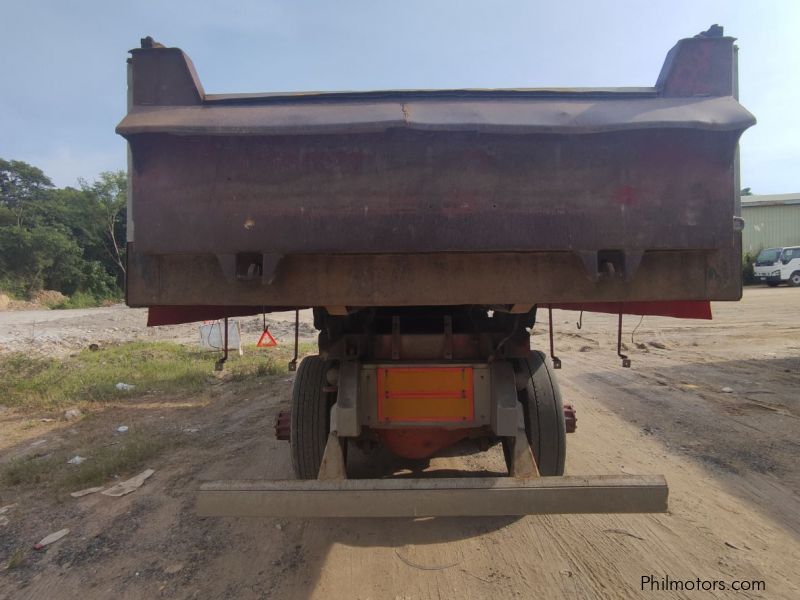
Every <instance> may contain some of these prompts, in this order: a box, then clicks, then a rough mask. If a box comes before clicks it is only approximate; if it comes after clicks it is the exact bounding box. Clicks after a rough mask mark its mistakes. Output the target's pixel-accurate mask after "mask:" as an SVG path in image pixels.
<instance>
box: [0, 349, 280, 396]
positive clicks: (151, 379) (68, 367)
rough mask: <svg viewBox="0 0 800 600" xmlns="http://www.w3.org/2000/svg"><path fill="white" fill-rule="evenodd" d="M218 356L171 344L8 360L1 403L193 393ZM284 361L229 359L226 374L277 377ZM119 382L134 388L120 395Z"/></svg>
mask: <svg viewBox="0 0 800 600" xmlns="http://www.w3.org/2000/svg"><path fill="white" fill-rule="evenodd" d="M218 356H219V355H218V354H213V353H208V352H198V351H194V350H192V349H190V348H188V347H186V346H182V345H180V344H175V343H171V342H131V343H127V344H121V345H119V346H112V347H108V348H102V349H100V350H97V351H92V350H84V351H82V352H80V353H79V354H76V355H73V356H70V357H66V358H48V357H37V356H31V355H27V354H23V353H15V354H9V355H5V356H2V357H0V389H2V390H3V395H2V397H0V403H1V404H4V405H6V406H15V407H21V408H30V409H54V408H61V407H64V406H67V405H75V404H81V403H84V402H104V401H109V400H116V399H120V398H125V397H131V396H141V395H142V394H144V393H146V392H165V393H196V392H198V391H200V390H201V389H202V388H203V387H205V386H206V384H207V378H208V377H209V376H211V375H213V373H214V361H215V360H216V358H217V357H218ZM286 356H287V354H286V350H285V349H283V350H281V351H278V352H274V353H271V354H268V355H264V354H263V353H255V352H249V353H248V354H246V355H245V356H242V357H240V356H238V355H236V354H235V353H231V355H230V358H229V360H228V362H227V363H226V365H225V371H226V372H227V373H230V374H231V375H232V377H233V378H234V379H237V380H242V379H246V378H248V377H257V376H264V375H275V374H280V373H284V372H286V365H287V363H288V358H286ZM120 382H121V383H126V384H130V385H133V386H135V387H134V388H133V389H131V390H118V389H116V387H115V386H116V384H117V383H120Z"/></svg>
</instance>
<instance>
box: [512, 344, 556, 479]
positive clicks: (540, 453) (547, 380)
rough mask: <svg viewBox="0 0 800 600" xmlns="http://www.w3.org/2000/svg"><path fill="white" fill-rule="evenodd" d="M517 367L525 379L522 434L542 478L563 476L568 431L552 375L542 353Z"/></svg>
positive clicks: (532, 355) (520, 398)
mask: <svg viewBox="0 0 800 600" xmlns="http://www.w3.org/2000/svg"><path fill="white" fill-rule="evenodd" d="M517 367H518V368H519V369H521V370H522V372H523V374H524V375H526V376H527V377H528V384H527V386H526V387H525V389H523V390H520V392H519V401H520V402H521V403H522V409H523V413H524V415H525V433H526V434H527V435H528V442H529V443H530V445H531V449H532V450H533V456H534V458H535V459H536V465H537V466H538V467H539V473H540V474H541V475H542V476H553V475H563V474H564V460H565V458H566V450H567V439H566V438H567V431H566V425H565V422H564V406H563V404H562V402H561V391H560V390H559V389H558V383H557V382H556V379H555V374H554V373H553V372H552V371H551V368H550V366H549V365H548V364H547V360H546V357H545V355H544V353H543V352H538V351H534V352H531V354H530V356H529V357H528V358H527V359H520V360H518V361H517Z"/></svg>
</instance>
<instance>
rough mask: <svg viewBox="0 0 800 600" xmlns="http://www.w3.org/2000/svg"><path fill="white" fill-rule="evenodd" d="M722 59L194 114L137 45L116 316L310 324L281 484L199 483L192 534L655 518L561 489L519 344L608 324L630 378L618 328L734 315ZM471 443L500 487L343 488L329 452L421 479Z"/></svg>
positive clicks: (728, 114)
mask: <svg viewBox="0 0 800 600" xmlns="http://www.w3.org/2000/svg"><path fill="white" fill-rule="evenodd" d="M733 42H734V38H732V37H726V36H724V35H723V33H722V28H721V27H718V26H714V27H712V28H711V29H709V31H707V32H704V33H702V34H700V35H698V36H695V37H692V38H688V39H684V40H681V41H679V42H678V44H677V45H676V46H675V47H674V48H673V49H672V50H671V51H670V53H669V55H668V56H667V59H666V61H665V63H664V67H663V68H662V70H661V73H660V75H659V77H658V80H657V82H656V84H655V86H653V87H647V88H642V87H639V88H598V89H586V88H578V89H574V90H570V89H503V90H483V89H476V90H411V91H408V90H407V91H377V92H342V93H329V92H323V93H302V94H290V93H282V94H206V93H205V92H204V90H203V88H202V86H201V85H200V81H199V78H198V77H197V74H196V73H195V71H194V67H193V66H192V63H191V61H190V60H189V59H188V57H187V56H186V55H185V54H184V53H183V52H182V51H181V50H180V49H178V48H165V47H164V46H162V45H161V44H157V43H155V42H153V40H152V39H151V38H145V39H144V40H142V47H141V48H137V49H135V50H133V51H132V55H133V56H132V58H131V60H130V66H129V68H130V72H129V82H130V89H129V99H130V105H129V110H128V115H127V116H126V117H125V118H124V119H123V121H122V122H121V123H120V124H119V126H118V128H117V131H118V132H119V133H120V134H121V135H123V136H124V137H125V138H126V139H127V140H128V142H129V148H130V157H131V158H130V164H131V167H130V169H129V174H130V188H129V189H130V190H131V194H130V197H129V198H130V210H129V211H128V216H129V219H130V223H129V227H128V234H129V240H128V252H127V260H128V270H127V286H126V294H127V302H128V304H129V305H131V306H147V307H150V320H149V323H150V324H164V323H168V322H172V323H175V322H189V321H197V320H202V319H208V318H225V317H229V316H235V315H245V314H255V313H260V312H262V311H265V312H269V311H278V310H287V309H302V308H313V310H314V324H315V327H316V328H317V329H318V330H319V331H320V334H319V354H318V355H314V356H308V357H306V358H305V359H303V360H302V362H300V363H299V366H298V368H297V375H296V377H295V380H294V391H293V398H292V410H291V413H286V414H282V415H281V416H280V417H279V418H278V421H277V423H276V437H278V439H285V440H287V441H289V443H290V448H291V456H292V462H293V466H294V470H295V475H296V477H297V480H294V481H222V482H207V483H205V484H203V486H202V487H201V491H200V496H199V505H198V506H199V512H200V514H203V515H208V516H210V515H219V516H225V515H241V516H258V515H262V516H268V515H272V516H336V517H346V516H371V517H382V516H427V515H429V516H437V515H451V516H452V515H519V514H531V513H551V512H568V513H569V512H571V513H580V512H658V511H664V510H666V508H667V486H666V482H665V481H664V479H663V477H660V476H632V475H625V476H619V475H609V476H599V475H592V476H585V477H584V476H581V477H575V476H572V477H569V476H564V464H565V453H566V433H567V432H568V431H571V430H573V429H574V426H575V411H574V409H573V408H572V407H571V406H569V405H566V404H564V403H563V402H562V398H561V392H560V391H559V387H558V384H557V382H556V378H555V372H554V369H557V368H559V366H560V362H559V361H558V358H557V357H556V356H555V354H554V350H553V342H552V340H553V336H552V327H553V319H552V316H551V318H550V319H549V320H548V321H546V323H549V327H550V336H549V340H550V352H549V354H550V356H549V357H548V355H547V354H546V353H545V352H542V351H540V350H538V349H534V348H532V347H531V343H532V337H531V328H533V327H534V325H536V323H537V322H540V321H541V320H542V319H541V315H542V314H545V315H547V314H548V313H550V311H551V309H552V308H553V307H558V306H561V307H569V308H574V309H578V310H599V311H610V312H613V313H615V314H617V313H619V324H620V329H619V331H618V335H617V352H618V354H619V356H620V358H621V359H622V361H623V362H622V365H623V366H630V360H629V359H628V358H627V357H626V356H624V355H623V354H622V353H621V348H622V344H621V339H622V336H621V324H622V314H623V313H633V314H667V315H671V316H695V317H697V316H705V315H707V314H708V303H709V301H710V300H738V299H739V298H740V297H741V284H742V281H741V219H740V218H739V217H738V215H737V214H736V213H735V210H736V206H737V195H738V193H739V188H738V185H737V173H736V168H737V161H736V154H737V144H738V140H739V137H740V135H741V134H742V132H743V131H744V130H745V129H747V128H748V127H750V126H751V125H753V124H754V123H755V119H754V118H753V116H752V115H751V114H750V113H749V112H748V111H747V110H745V109H744V108H743V107H742V106H741V105H740V104H739V102H738V100H737V98H736V91H737V89H738V83H737V76H736V47H735V46H734V43H733ZM134 225H135V227H134ZM705 318H708V317H705ZM225 331H227V328H226V329H225ZM295 339H296V338H295ZM538 339H542V338H541V337H540V338H538ZM295 348H297V345H295ZM468 440H471V441H473V442H474V443H475V444H476V445H477V447H478V448H480V449H484V450H485V449H487V448H488V447H490V446H492V445H496V444H502V447H503V450H504V455H505V458H506V466H507V469H508V475H509V476H508V477H493V478H479V477H459V478H448V479H392V478H388V479H348V477H347V475H348V473H347V452H346V450H347V447H348V444H350V445H353V444H354V445H357V446H359V447H361V448H363V449H370V448H375V447H376V446H382V447H384V448H387V449H389V450H390V451H391V452H393V453H394V454H396V455H398V456H401V457H406V458H413V459H423V458H426V457H429V456H431V455H433V454H434V453H436V452H438V451H440V450H442V449H444V448H447V447H449V446H452V445H454V444H456V443H457V442H465V443H466V442H467V441H468ZM254 458H255V457H254ZM264 460H266V457H264Z"/></svg>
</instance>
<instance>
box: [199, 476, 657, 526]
mask: <svg viewBox="0 0 800 600" xmlns="http://www.w3.org/2000/svg"><path fill="white" fill-rule="evenodd" d="M667 495H668V488H667V482H666V481H665V480H664V478H663V477H662V476H660V475H625V476H621V475H597V476H589V477H573V476H569V477H542V478H538V479H516V478H513V477H460V478H453V479H343V480H334V481H321V480H289V481H214V482H208V483H204V484H203V485H202V486H201V487H200V492H199V494H198V499H197V514H198V515H199V516H201V517H301V518H315V517H319V518H331V517H465V516H520V515H538V514H579V513H655V512H666V510H667Z"/></svg>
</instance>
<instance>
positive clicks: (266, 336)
mask: <svg viewBox="0 0 800 600" xmlns="http://www.w3.org/2000/svg"><path fill="white" fill-rule="evenodd" d="M277 345H278V342H276V341H275V338H274V337H272V334H271V333H270V332H269V329H265V330H264V333H262V334H261V337H260V338H258V343H257V344H256V347H258V348H269V347H271V346H277Z"/></svg>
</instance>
